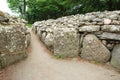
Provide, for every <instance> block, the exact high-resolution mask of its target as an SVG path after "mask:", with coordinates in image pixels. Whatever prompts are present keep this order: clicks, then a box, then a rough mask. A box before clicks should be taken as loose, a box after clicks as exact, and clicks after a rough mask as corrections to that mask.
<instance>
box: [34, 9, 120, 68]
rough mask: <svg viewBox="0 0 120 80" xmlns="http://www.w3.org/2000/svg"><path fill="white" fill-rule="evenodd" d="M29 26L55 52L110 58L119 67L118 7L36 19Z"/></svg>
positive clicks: (66, 54)
mask: <svg viewBox="0 0 120 80" xmlns="http://www.w3.org/2000/svg"><path fill="white" fill-rule="evenodd" d="M32 29H33V32H34V33H36V34H37V35H38V37H39V38H40V40H41V41H43V42H44V43H45V45H46V46H47V47H48V49H49V50H50V51H52V52H53V53H54V55H59V56H62V57H76V56H80V57H81V58H84V59H87V60H91V61H97V62H102V63H106V62H110V63H111V65H113V66H114V67H117V68H119V69H120V46H119V45H120V11H105V12H91V13H87V14H77V15H71V16H65V17H62V18H58V19H56V20H54V19H49V20H46V21H38V22H35V23H34V24H33V28H32Z"/></svg>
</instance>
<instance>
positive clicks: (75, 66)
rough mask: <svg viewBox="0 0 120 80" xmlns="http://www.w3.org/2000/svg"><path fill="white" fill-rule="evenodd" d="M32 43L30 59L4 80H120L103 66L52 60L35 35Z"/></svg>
mask: <svg viewBox="0 0 120 80" xmlns="http://www.w3.org/2000/svg"><path fill="white" fill-rule="evenodd" d="M31 42H32V43H31V46H32V50H31V52H30V53H29V57H28V58H27V59H26V60H25V61H22V62H20V63H18V64H16V65H12V66H11V67H9V68H8V69H7V72H6V75H5V78H6V79H4V80H120V74H118V73H117V72H115V71H114V70H110V69H107V68H104V67H102V66H97V65H95V64H91V63H88V62H85V61H77V60H71V61H68V60H56V59H54V58H52V57H51V56H50V55H49V54H48V52H49V51H47V49H46V48H45V47H44V46H43V44H42V43H41V42H40V41H39V40H38V39H37V37H36V36H35V35H34V34H33V33H32V40H31ZM7 77H8V78H9V79H7Z"/></svg>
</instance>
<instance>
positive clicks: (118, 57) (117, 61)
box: [111, 44, 120, 69]
mask: <svg viewBox="0 0 120 80" xmlns="http://www.w3.org/2000/svg"><path fill="white" fill-rule="evenodd" d="M111 65H113V66H114V67H116V68H118V69H120V44H118V45H116V46H115V47H114V49H113V51H112V58H111Z"/></svg>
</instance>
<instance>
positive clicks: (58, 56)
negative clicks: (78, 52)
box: [55, 54, 65, 59]
mask: <svg viewBox="0 0 120 80" xmlns="http://www.w3.org/2000/svg"><path fill="white" fill-rule="evenodd" d="M55 57H56V58H57V59H63V58H65V56H64V55H62V54H56V55H55Z"/></svg>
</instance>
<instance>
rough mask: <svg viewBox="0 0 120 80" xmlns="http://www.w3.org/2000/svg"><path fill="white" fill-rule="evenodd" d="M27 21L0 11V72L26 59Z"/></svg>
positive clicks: (28, 35) (28, 37)
mask: <svg viewBox="0 0 120 80" xmlns="http://www.w3.org/2000/svg"><path fill="white" fill-rule="evenodd" d="M26 24H27V21H25V20H24V19H19V18H17V17H15V16H10V15H9V14H7V13H3V12H2V11H0V70H1V69H3V68H5V67H7V66H9V65H11V64H13V63H16V62H18V61H20V60H22V59H24V58H26V57H27V54H26V49H27V48H28V46H29V44H30V32H29V30H28V29H27V28H26Z"/></svg>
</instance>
